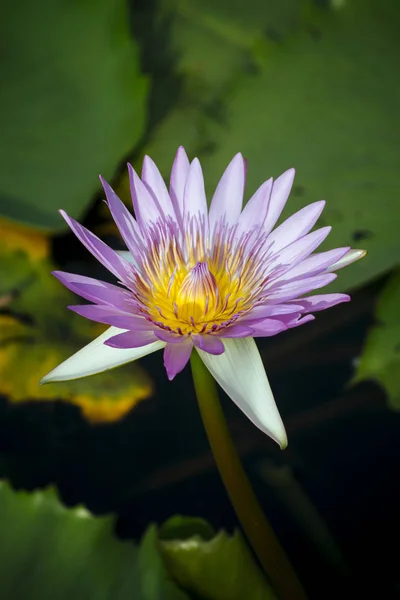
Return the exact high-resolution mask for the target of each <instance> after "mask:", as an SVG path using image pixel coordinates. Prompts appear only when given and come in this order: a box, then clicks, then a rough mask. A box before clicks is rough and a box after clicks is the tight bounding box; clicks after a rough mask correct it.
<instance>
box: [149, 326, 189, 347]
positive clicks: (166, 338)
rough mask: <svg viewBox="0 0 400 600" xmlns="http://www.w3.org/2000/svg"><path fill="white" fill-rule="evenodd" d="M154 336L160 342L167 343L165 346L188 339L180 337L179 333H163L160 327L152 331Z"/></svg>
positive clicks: (184, 336)
mask: <svg viewBox="0 0 400 600" xmlns="http://www.w3.org/2000/svg"><path fill="white" fill-rule="evenodd" d="M154 334H155V336H156V337H157V338H158V339H159V340H161V341H162V342H167V344H180V343H181V342H182V341H183V340H186V339H187V337H188V336H187V335H180V334H179V333H174V332H173V331H165V329H161V328H160V327H157V328H156V329H155V330H154Z"/></svg>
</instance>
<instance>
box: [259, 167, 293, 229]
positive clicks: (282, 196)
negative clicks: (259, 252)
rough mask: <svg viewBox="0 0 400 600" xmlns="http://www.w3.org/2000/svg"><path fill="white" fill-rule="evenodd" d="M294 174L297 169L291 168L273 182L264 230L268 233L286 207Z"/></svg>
mask: <svg viewBox="0 0 400 600" xmlns="http://www.w3.org/2000/svg"><path fill="white" fill-rule="evenodd" d="M294 176H295V170H294V169H289V170H288V171H285V173H283V174H282V175H281V176H280V177H278V179H277V180H276V181H275V182H274V184H273V187H272V191H271V198H270V202H269V206H268V212H267V216H266V219H265V221H264V232H265V233H266V234H267V235H268V233H270V232H271V231H272V229H273V228H274V227H275V224H276V222H277V220H278V219H279V217H280V216H281V212H282V210H283V209H284V207H285V204H286V202H287V199H288V198H289V194H290V190H291V189H292V185H293V180H294Z"/></svg>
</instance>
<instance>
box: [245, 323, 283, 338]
mask: <svg viewBox="0 0 400 600" xmlns="http://www.w3.org/2000/svg"><path fill="white" fill-rule="evenodd" d="M251 328H252V330H253V334H252V337H270V336H272V335H276V334H277V333H281V332H282V331H286V329H287V326H286V325H285V323H283V322H282V321H279V320H278V319H264V320H263V321H261V322H259V323H254V325H252V326H251Z"/></svg>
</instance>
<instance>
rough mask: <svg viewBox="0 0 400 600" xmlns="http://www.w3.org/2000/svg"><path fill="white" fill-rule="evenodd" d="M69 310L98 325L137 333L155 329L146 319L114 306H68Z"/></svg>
mask: <svg viewBox="0 0 400 600" xmlns="http://www.w3.org/2000/svg"><path fill="white" fill-rule="evenodd" d="M68 308H69V309H70V310H73V311H74V312H76V313H77V314H78V315H81V316H82V317H85V318H86V319H90V320H91V321H97V322H98V323H105V324H106V325H113V326H114V327H118V328H119V329H130V330H135V331H136V330H141V331H152V330H153V329H154V325H153V324H152V323H149V321H146V319H145V318H143V317H139V316H137V315H131V314H128V313H123V312H121V311H119V310H117V309H116V308H114V307H113V306H101V305H99V304H77V305H74V306H68Z"/></svg>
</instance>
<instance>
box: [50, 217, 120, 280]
mask: <svg viewBox="0 0 400 600" xmlns="http://www.w3.org/2000/svg"><path fill="white" fill-rule="evenodd" d="M60 214H61V216H62V217H63V218H64V219H65V221H66V222H67V223H68V225H69V226H70V228H71V229H72V231H73V232H74V234H75V235H76V237H77V238H78V239H79V241H80V242H81V243H82V244H83V245H84V246H85V247H86V248H87V249H88V250H89V252H91V254H93V256H94V257H95V258H97V260H98V261H99V262H100V263H101V264H102V265H104V266H105V268H106V269H108V270H109V271H110V272H111V273H113V274H114V275H115V276H116V277H118V279H121V280H122V281H123V280H124V279H125V277H126V275H127V274H128V273H129V272H130V271H131V267H130V265H129V263H128V262H127V261H126V260H124V259H123V258H121V257H120V256H118V254H117V253H116V252H114V250H112V249H111V248H110V247H109V246H107V244H105V243H104V242H102V241H101V240H100V239H99V238H98V237H97V235H94V233H92V232H91V231H89V230H88V229H86V227H84V226H83V225H81V224H80V223H78V222H77V221H75V219H72V218H71V217H69V216H68V215H67V213H66V212H65V211H64V210H60Z"/></svg>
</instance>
